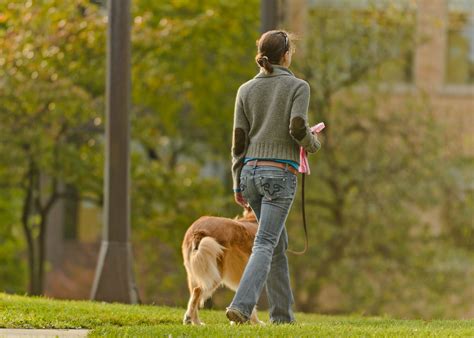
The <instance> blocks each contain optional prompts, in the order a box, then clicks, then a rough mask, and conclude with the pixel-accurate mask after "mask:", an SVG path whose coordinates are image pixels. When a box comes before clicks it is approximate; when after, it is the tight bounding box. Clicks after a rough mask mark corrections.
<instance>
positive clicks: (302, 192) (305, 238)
mask: <svg viewBox="0 0 474 338" xmlns="http://www.w3.org/2000/svg"><path fill="white" fill-rule="evenodd" d="M305 177H306V175H305V174H304V173H302V174H301V214H302V215H303V227H304V249H303V251H293V250H290V249H288V250H287V251H288V252H289V253H292V254H293V255H298V256H301V255H304V254H305V253H306V251H308V229H307V227H306V210H305V203H304V181H305Z"/></svg>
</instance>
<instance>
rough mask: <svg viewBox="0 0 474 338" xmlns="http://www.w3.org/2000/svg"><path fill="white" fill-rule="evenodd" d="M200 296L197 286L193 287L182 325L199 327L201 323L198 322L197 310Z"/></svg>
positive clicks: (200, 290) (199, 289) (200, 292)
mask: <svg viewBox="0 0 474 338" xmlns="http://www.w3.org/2000/svg"><path fill="white" fill-rule="evenodd" d="M201 296H202V289H201V288H200V287H199V286H198V287H195V288H194V289H193V291H192V293H191V298H190V299H189V303H188V309H187V310H186V314H185V315H184V320H183V323H184V324H193V325H201V324H202V323H201V321H200V320H199V315H198V309H199V303H200V302H201Z"/></svg>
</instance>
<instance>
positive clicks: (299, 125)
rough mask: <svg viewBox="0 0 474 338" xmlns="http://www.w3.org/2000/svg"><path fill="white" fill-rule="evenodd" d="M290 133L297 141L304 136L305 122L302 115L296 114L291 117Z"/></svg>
mask: <svg viewBox="0 0 474 338" xmlns="http://www.w3.org/2000/svg"><path fill="white" fill-rule="evenodd" d="M290 134H291V135H292V136H293V137H294V138H295V139H297V140H298V141H301V140H302V139H303V138H304V137H305V136H306V123H305V120H304V119H303V118H302V117H299V116H296V117H294V118H292V119H291V122H290Z"/></svg>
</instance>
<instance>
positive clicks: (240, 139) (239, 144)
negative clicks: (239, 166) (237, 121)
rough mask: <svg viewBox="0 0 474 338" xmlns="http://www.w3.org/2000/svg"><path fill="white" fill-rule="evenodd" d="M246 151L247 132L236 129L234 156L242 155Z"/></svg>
mask: <svg viewBox="0 0 474 338" xmlns="http://www.w3.org/2000/svg"><path fill="white" fill-rule="evenodd" d="M244 150H245V132H244V130H243V129H242V128H235V131H234V155H235V156H239V155H242V154H243V152H244Z"/></svg>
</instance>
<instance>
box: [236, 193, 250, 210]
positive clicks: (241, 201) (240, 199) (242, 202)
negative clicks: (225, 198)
mask: <svg viewBox="0 0 474 338" xmlns="http://www.w3.org/2000/svg"><path fill="white" fill-rule="evenodd" d="M234 198H235V202H236V203H237V204H239V205H241V206H242V207H243V208H246V207H247V205H248V204H247V201H246V200H245V198H244V197H243V196H242V193H241V192H236V193H234Z"/></svg>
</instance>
